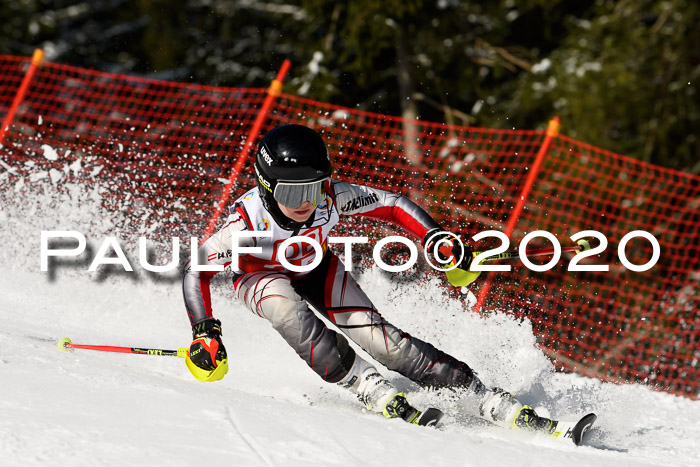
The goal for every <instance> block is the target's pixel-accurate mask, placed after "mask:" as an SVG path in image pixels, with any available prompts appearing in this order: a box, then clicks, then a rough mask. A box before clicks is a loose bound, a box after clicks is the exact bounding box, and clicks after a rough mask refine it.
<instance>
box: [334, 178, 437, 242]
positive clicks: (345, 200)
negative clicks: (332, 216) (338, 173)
mask: <svg viewBox="0 0 700 467" xmlns="http://www.w3.org/2000/svg"><path fill="white" fill-rule="evenodd" d="M332 189H333V194H334V198H335V202H336V206H337V207H338V211H339V212H340V214H342V215H350V216H354V215H360V216H365V217H370V218H372V219H379V220H383V221H387V222H390V223H392V224H395V225H398V226H399V227H401V228H403V229H404V230H406V231H407V232H409V233H411V234H413V235H415V236H416V237H417V238H419V239H420V240H421V242H423V240H424V239H425V234H426V233H428V231H429V230H432V229H440V226H439V225H438V223H437V222H435V220H433V218H432V217H430V214H428V213H427V212H425V211H424V210H423V209H422V208H421V207H420V206H418V205H417V204H416V203H414V202H413V201H411V200H409V199H408V198H405V197H403V196H401V195H398V194H396V193H391V192H388V191H384V190H379V189H377V188H370V187H368V186H362V185H355V184H352V183H346V182H336V183H333V186H332Z"/></svg>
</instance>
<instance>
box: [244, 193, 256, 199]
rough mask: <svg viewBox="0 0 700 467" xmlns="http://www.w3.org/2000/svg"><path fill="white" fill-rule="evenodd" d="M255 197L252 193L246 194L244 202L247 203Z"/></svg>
mask: <svg viewBox="0 0 700 467" xmlns="http://www.w3.org/2000/svg"><path fill="white" fill-rule="evenodd" d="M254 195H255V192H254V191H249V192H248V193H246V194H245V196H243V200H244V201H248V200H249V199H253V196H254Z"/></svg>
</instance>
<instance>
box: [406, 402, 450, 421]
mask: <svg viewBox="0 0 700 467" xmlns="http://www.w3.org/2000/svg"><path fill="white" fill-rule="evenodd" d="M444 415H445V414H443V413H442V411H441V410H440V409H436V408H435V407H431V408H429V409H427V410H426V411H425V412H421V411H420V410H418V409H416V408H415V407H413V406H410V405H409V406H408V407H407V410H406V411H405V412H404V413H403V414H402V415H401V418H402V419H403V420H404V421H405V422H406V423H411V424H413V425H419V426H437V424H438V423H439V422H440V420H442V417H443V416H444Z"/></svg>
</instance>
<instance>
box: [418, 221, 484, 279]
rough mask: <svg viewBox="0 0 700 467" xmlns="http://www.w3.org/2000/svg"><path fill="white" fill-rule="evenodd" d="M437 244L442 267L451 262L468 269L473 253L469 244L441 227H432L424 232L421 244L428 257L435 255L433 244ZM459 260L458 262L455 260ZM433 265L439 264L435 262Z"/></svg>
mask: <svg viewBox="0 0 700 467" xmlns="http://www.w3.org/2000/svg"><path fill="white" fill-rule="evenodd" d="M436 244H437V245H438V251H437V254H438V257H439V258H440V260H441V261H446V262H445V263H444V267H443V269H446V268H448V267H450V265H451V264H452V263H456V264H455V265H456V266H457V267H458V268H459V269H462V270H464V271H469V266H471V264H472V259H473V258H474V255H473V254H472V249H471V248H470V247H469V245H468V244H467V243H466V242H464V241H462V240H460V239H459V238H457V237H456V235H454V234H451V233H449V232H446V231H444V230H442V229H432V230H429V231H428V233H426V234H425V238H423V245H424V246H425V251H426V252H427V253H428V257H430V258H433V257H434V255H435V251H434V248H435V245H436ZM457 261H459V262H457ZM435 263H436V264H435V266H437V265H439V264H441V263H438V262H435Z"/></svg>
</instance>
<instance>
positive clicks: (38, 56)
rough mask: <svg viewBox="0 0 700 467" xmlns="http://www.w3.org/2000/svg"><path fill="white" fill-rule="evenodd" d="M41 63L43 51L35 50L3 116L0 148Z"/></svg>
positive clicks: (0, 130)
mask: <svg viewBox="0 0 700 467" xmlns="http://www.w3.org/2000/svg"><path fill="white" fill-rule="evenodd" d="M43 63H44V51H43V50H41V49H36V50H35V51H34V55H33V56H32V60H31V62H30V63H29V68H27V72H26V74H25V75H24V79H23V80H22V83H21V84H20V86H19V89H18V90H17V93H16V94H15V98H14V99H13V100H12V104H11V105H10V108H9V110H8V111H7V115H5V118H4V119H3V121H2V126H1V127H0V146H2V144H3V141H4V140H5V133H7V130H9V129H10V125H11V124H12V121H13V120H14V118H15V114H16V113H17V108H18V107H19V105H20V103H21V102H22V100H23V99H24V96H25V94H26V93H27V89H28V88H29V84H30V83H31V82H32V78H33V77H34V73H36V70H37V68H39V67H40V66H41V65H42V64H43Z"/></svg>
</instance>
